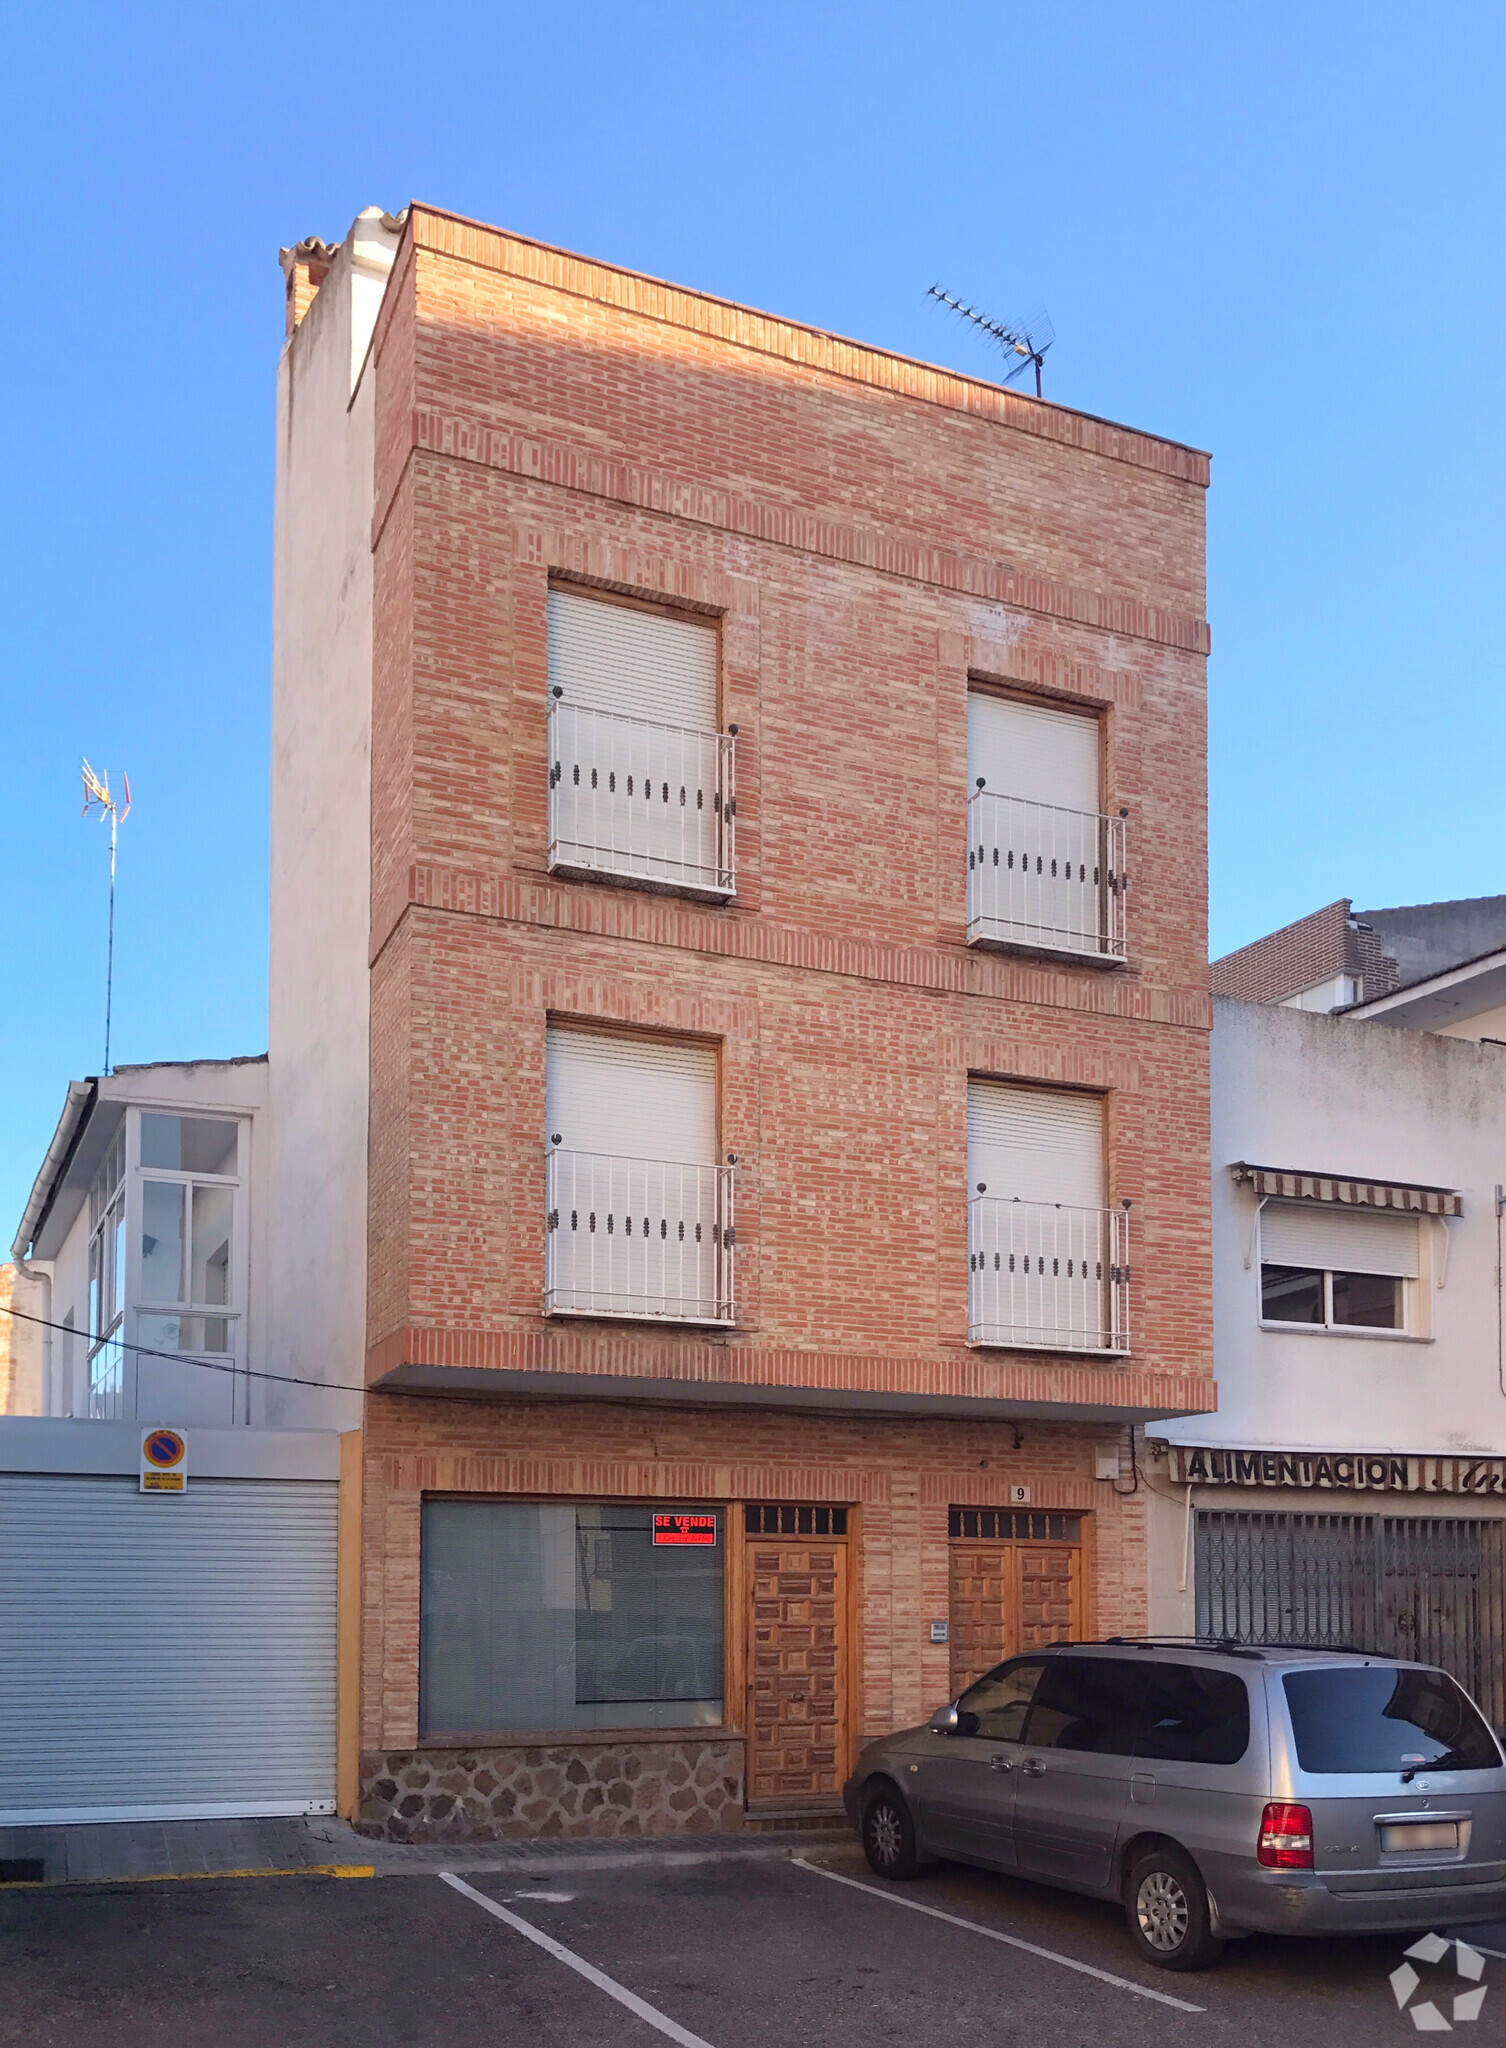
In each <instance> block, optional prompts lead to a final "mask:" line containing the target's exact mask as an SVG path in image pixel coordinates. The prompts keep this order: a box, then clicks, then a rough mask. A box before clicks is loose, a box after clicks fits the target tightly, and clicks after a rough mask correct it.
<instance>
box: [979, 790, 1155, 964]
mask: <svg viewBox="0 0 1506 2048" xmlns="http://www.w3.org/2000/svg"><path fill="white" fill-rule="evenodd" d="M967 824H968V834H967V942H968V944H969V945H970V946H977V945H988V944H990V943H993V944H995V945H1014V946H1039V947H1044V948H1047V949H1049V950H1051V951H1054V952H1063V953H1089V954H1094V955H1097V956H1098V957H1100V958H1102V959H1105V960H1122V959H1123V958H1124V908H1125V892H1126V890H1127V888H1128V881H1127V879H1126V876H1125V870H1124V820H1123V818H1105V817H1100V816H1099V815H1098V813H1097V812H1096V811H1068V810H1063V809H1062V808H1061V806H1060V805H1058V804H1037V803H1031V802H1029V801H1028V800H1027V799H1026V798H1024V797H1019V796H1000V795H997V794H996V793H995V792H994V791H993V790H991V789H976V790H974V791H973V794H972V796H971V797H969V799H968V805H967Z"/></svg>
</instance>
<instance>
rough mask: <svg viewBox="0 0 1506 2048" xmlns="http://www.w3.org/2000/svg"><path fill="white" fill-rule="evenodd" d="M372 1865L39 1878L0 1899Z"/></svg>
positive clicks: (343, 1872) (330, 1872) (361, 1872)
mask: <svg viewBox="0 0 1506 2048" xmlns="http://www.w3.org/2000/svg"><path fill="white" fill-rule="evenodd" d="M375 1876H376V1866H375V1864H372V1863H302V1864H292V1865H287V1866H279V1867H277V1868H274V1869H266V1870H153V1871H143V1872H141V1873H140V1875H139V1876H131V1877H40V1878H27V1879H24V1880H22V1881H21V1882H20V1883H16V1882H11V1883H9V1884H0V1899H3V1898H6V1897H7V1896H8V1895H9V1894H10V1893H11V1892H57V1891H96V1890H99V1889H101V1888H102V1887H104V1886H105V1885H120V1884H204V1883H206V1882H210V1881H214V1882H219V1881H222V1880H225V1879H229V1878H247V1877H375Z"/></svg>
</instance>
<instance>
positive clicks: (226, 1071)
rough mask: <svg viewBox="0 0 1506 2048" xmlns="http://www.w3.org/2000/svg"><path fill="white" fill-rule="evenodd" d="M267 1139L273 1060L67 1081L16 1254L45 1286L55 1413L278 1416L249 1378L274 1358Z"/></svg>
mask: <svg viewBox="0 0 1506 2048" xmlns="http://www.w3.org/2000/svg"><path fill="white" fill-rule="evenodd" d="M266 1143H267V1062H266V1060H265V1058H261V1059H241V1060H197V1061H193V1062H189V1063H184V1064H180V1063H177V1062H164V1063H162V1064H159V1065H154V1066H141V1067H118V1068H116V1070H115V1072H114V1073H112V1074H109V1075H107V1076H104V1077H101V1078H97V1079H90V1080H87V1081H74V1082H70V1084H69V1087H68V1094H67V1098H66V1100H65V1102H64V1105H63V1113H62V1115H61V1117H60V1118H59V1120H58V1127H57V1130H56V1132H55V1133H54V1136H53V1140H52V1143H51V1145H50V1146H49V1147H48V1151H47V1156H46V1158H45V1160H44V1161H43V1163H42V1168H41V1171H40V1172H39V1173H38V1175H37V1178H36V1181H35V1183H34V1185H33V1187H32V1191H31V1197H30V1199H29V1201H28V1202H27V1205H26V1213H25V1215H24V1216H23V1217H22V1220H21V1225H20V1228H19V1229H18V1231H17V1233H16V1240H15V1245H14V1254H15V1257H16V1258H17V1259H18V1260H22V1259H26V1260H27V1264H26V1266H25V1268H24V1269H23V1270H25V1271H27V1272H29V1273H31V1274H32V1275H34V1276H36V1277H38V1278H41V1279H43V1280H44V1281H45V1282H47V1283H48V1284H47V1286H46V1287H45V1288H44V1289H43V1290H42V1294H43V1298H44V1299H45V1300H46V1304H47V1305H46V1309H45V1316H46V1320H47V1323H48V1324H49V1325H51V1327H49V1328H46V1329H45V1330H44V1342H43V1346H42V1372H41V1403H40V1412H41V1413H42V1414H43V1415H50V1416H75V1417H89V1418H91V1419H93V1420H97V1421H127V1422H135V1421H141V1422H167V1423H175V1424H180V1425H207V1426H211V1427H216V1428H229V1427H231V1426H233V1425H235V1424H246V1423H263V1422H265V1421H266V1420H267V1414H266V1407H267V1404H266V1397H265V1390H264V1388H263V1387H262V1386H261V1385H260V1384H258V1383H256V1382H254V1381H253V1380H252V1379H251V1377H250V1373H249V1370H248V1368H250V1367H251V1366H252V1365H253V1364H254V1365H258V1366H259V1365H260V1364H261V1363H262V1360H263V1349H262V1347H263V1330H264V1326H265V1321H266V1292H267V1289H266V1259H265V1255H264V1248H263V1242H262V1230H261V1224H262V1210H261V1206H260V1204H259V1202H258V1201H257V1199H256V1197H257V1191H258V1183H259V1182H260V1180H261V1179H262V1178H263V1177H264V1175H265V1171H266V1169H265V1161H264V1154H265V1149H266ZM28 1254H29V1255H30V1256H29V1258H28ZM306 1420H308V1421H312V1418H307V1419H306ZM329 1421H330V1418H329V1417H328V1416H327V1415H321V1416H320V1417H319V1418H318V1422H317V1423H315V1425H314V1426H319V1425H320V1424H322V1425H323V1426H325V1427H328V1425H329Z"/></svg>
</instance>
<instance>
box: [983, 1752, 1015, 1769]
mask: <svg viewBox="0 0 1506 2048" xmlns="http://www.w3.org/2000/svg"><path fill="white" fill-rule="evenodd" d="M988 1761H989V1764H990V1766H991V1767H992V1768H993V1769H994V1770H996V1771H1012V1770H1013V1769H1014V1763H1013V1761H1012V1759H1011V1758H1009V1757H1007V1756H1003V1755H1000V1756H991V1757H990V1758H989V1760H988Z"/></svg>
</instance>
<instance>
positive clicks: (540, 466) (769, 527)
mask: <svg viewBox="0 0 1506 2048" xmlns="http://www.w3.org/2000/svg"><path fill="white" fill-rule="evenodd" d="M409 445H410V449H411V450H416V451H421V452H423V453H425V454H429V455H439V456H444V457H446V458H448V459H450V460H453V461H457V462H471V463H476V464H478V465H479V466H480V467H482V468H484V469H494V470H500V471H503V472H505V473H506V474H508V475H510V476H520V477H526V478H527V479H528V481H529V482H530V483H543V484H547V485H550V486H552V487H553V488H554V489H556V490H563V491H575V492H580V493H583V494H584V495H586V496H588V497H594V498H605V499H608V500H610V501H611V502H612V503H614V504H618V505H628V506H632V507H633V508H634V509H636V510H639V511H645V512H653V513H658V514H661V515H662V516H664V517H665V518H670V519H677V520H682V521H684V522H686V523H687V524H690V525H696V526H706V527H713V528H716V529H717V530H719V531H721V532H725V533H734V534H737V535H739V536H740V537H741V538H744V539H749V540H756V541H762V542H764V543H766V544H768V545H770V546H773V547H784V548H794V549H797V550H799V551H800V552H801V553H804V554H810V555H819V556H824V557H825V558H826V559H827V560H828V561H834V562H843V563H846V564H848V565H849V566H852V567H857V568H864V569H870V570H872V571H873V572H874V573H875V574H878V575H884V576H895V577H899V578H901V579H903V580H904V581H906V582H911V583H926V584H930V585H931V586H932V587H934V588H936V589H939V590H951V591H956V592H958V593H960V594H961V595H964V596H967V597H975V598H981V599H983V600H984V601H985V602H987V603H989V604H1000V605H1009V606H1011V607H1013V608H1014V609H1015V610H1017V611H1026V612H1034V613H1036V614H1038V615H1039V616H1040V617H1042V618H1049V619H1061V620H1065V621H1067V622H1069V623H1071V624H1073V625H1078V626H1087V627H1091V628H1092V629H1094V630H1095V631H1098V632H1101V633H1113V634H1116V635H1119V636H1121V637H1123V638H1126V639H1132V640H1148V641H1153V642H1155V643H1156V644H1157V645H1160V646H1163V647H1172V648H1176V649H1177V650H1179V651H1180V652H1182V653H1185V654H1195V655H1206V654H1207V652H1208V650H1209V647H1210V645H1211V634H1210V632H1209V628H1208V622H1207V620H1206V619H1200V618H1197V617H1195V616H1193V615H1192V614H1191V613H1188V612H1178V611H1172V610H1170V609H1168V608H1166V607H1164V606H1161V605H1150V604H1143V603H1142V602H1141V601H1140V600H1139V599H1138V598H1132V597H1112V596H1107V595H1104V594H1103V593H1101V592H1099V591H1095V590H1086V589H1084V588H1082V587H1081V586H1080V585H1077V584H1071V583H1063V582H1061V581H1059V580H1058V579H1056V578H1055V577H1050V576H1041V575H1037V574H1034V573H1032V572H1031V571H1028V570H1025V569H1020V568H1017V567H1016V566H1015V565H1014V564H1013V563H1012V562H1002V561H991V560H989V559H988V558H987V557H985V556H982V555H964V554H959V553H957V552H956V551H955V550H954V549H952V548H944V547H934V546H932V545H930V544H929V543H928V542H926V541H923V540H919V539H917V538H915V537H914V536H913V535H910V534H899V533H893V532H879V531H877V530H875V529H874V528H871V527H864V526H859V525H856V524H854V523H853V522H852V521H851V520H847V519H828V518H823V517H822V516H821V515H820V514H819V513H816V512H807V511H802V510H801V509H800V508H799V507H798V506H793V505H781V504H777V503H773V502H769V501H765V500H762V499H758V498H753V497H748V496H745V495H743V494H741V493H739V492H735V491H729V490H723V489H720V488H716V487H713V486H711V485H707V484H699V483H694V482H691V481H690V480H689V479H687V478H684V477H677V476H674V475H673V474H672V473H671V472H670V471H668V470H663V469H657V468H654V467H651V466H650V465H648V464H646V463H640V462H631V461H628V460H626V459H625V458H623V457H619V456H611V455H603V454H602V453H601V451H600V450H599V449H594V448H578V447H575V446H573V445H572V444H571V443H570V442H567V441H561V440H555V439H548V440H546V439H544V438H543V437H542V436H541V435H538V434H533V433H529V432H526V431H524V430H522V429H519V428H515V427H509V426H494V425H490V424H488V423H487V422H486V421H485V420H481V419H476V418H473V417H470V416H468V415H466V414H464V413H457V412H448V411H441V410H440V409H439V408H438V407H435V406H418V407H415V409H414V412H413V418H412V427H411V441H410V444H409ZM403 467H404V464H403V463H402V462H395V463H394V464H393V465H392V469H391V472H390V477H391V481H390V483H389V486H388V488H387V490H386V491H385V492H384V493H383V495H382V496H381V497H380V498H379V500H378V503H377V506H376V509H375V512H374V513H373V516H372V528H371V538H372V546H373V547H375V546H376V544H377V542H378V540H379V539H380V537H381V532H382V528H383V526H384V524H385V523H386V519H387V514H388V511H389V509H390V506H391V504H392V502H393V500H394V499H395V497H396V495H397V484H398V479H399V478H400V477H401V474H402V470H403Z"/></svg>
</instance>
